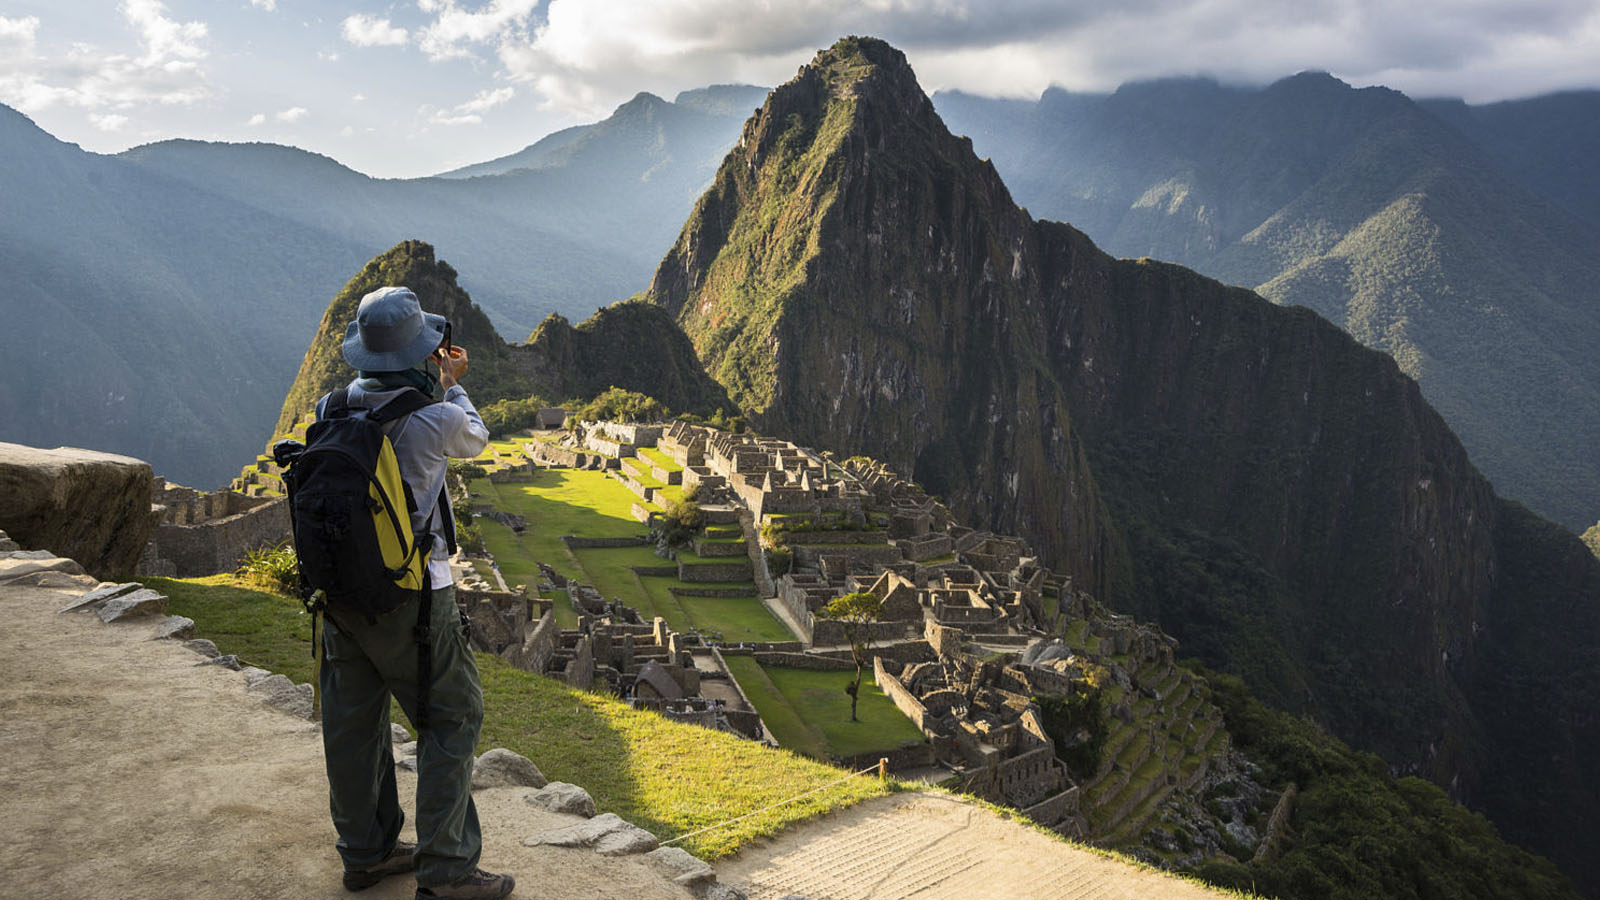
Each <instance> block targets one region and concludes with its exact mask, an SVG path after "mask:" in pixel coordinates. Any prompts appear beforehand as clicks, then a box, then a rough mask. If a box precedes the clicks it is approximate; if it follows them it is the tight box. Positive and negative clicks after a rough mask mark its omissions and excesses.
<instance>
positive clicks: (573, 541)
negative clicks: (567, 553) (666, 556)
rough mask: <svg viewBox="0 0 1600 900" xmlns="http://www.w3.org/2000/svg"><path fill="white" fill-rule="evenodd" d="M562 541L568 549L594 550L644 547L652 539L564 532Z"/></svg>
mask: <svg viewBox="0 0 1600 900" xmlns="http://www.w3.org/2000/svg"><path fill="white" fill-rule="evenodd" d="M561 543H563V544H566V545H567V549H568V550H594V549H601V548H609V547H643V546H646V545H648V544H649V543H650V540H649V539H648V538H644V537H608V538H589V537H577V536H576V535H571V534H564V535H562V536H561Z"/></svg>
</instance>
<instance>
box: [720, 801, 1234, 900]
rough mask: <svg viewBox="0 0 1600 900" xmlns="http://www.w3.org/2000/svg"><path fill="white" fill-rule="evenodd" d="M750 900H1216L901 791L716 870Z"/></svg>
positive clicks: (972, 811) (991, 816) (995, 818)
mask: <svg viewBox="0 0 1600 900" xmlns="http://www.w3.org/2000/svg"><path fill="white" fill-rule="evenodd" d="M717 874H718V875H719V876H720V877H721V878H722V880H723V881H726V882H729V883H732V884H739V885H741V886H742V887H744V888H745V889H746V890H747V891H749V893H750V897H751V900H774V898H778V897H783V896H786V895H788V894H791V893H796V894H804V895H805V896H806V897H808V898H810V900H899V898H915V900H979V898H1005V900H1091V898H1092V900H1140V898H1151V897H1160V898H1174V900H1190V898H1192V900H1217V898H1218V897H1220V896H1222V895H1220V894H1218V893H1215V892H1213V891H1209V890H1206V889H1204V888H1202V887H1200V886H1198V885H1195V884H1193V883H1190V882H1187V881H1182V880H1180V879H1177V878H1172V877H1170V876H1167V875H1163V874H1161V873H1159V872H1155V871H1151V870H1147V869H1138V868H1135V867H1133V866H1130V865H1126V864H1123V863H1118V862H1113V861H1111V860H1108V859H1106V858H1105V857H1102V856H1100V855H1098V854H1095V853H1090V852H1088V851H1084V850H1078V849H1076V848H1073V847H1069V846H1066V845H1064V844H1062V843H1061V842H1060V841H1057V840H1055V839H1054V838H1051V837H1049V836H1047V835H1044V834H1040V833H1039V832H1037V831H1034V830H1032V829H1029V828H1024V827H1022V826H1020V825H1018V824H1017V823H1015V822H1011V821H1007V820H1006V819H1004V818H1002V817H1001V816H999V815H997V814H995V813H993V812H990V811H989V810H986V809H984V808H982V807H978V806H973V805H971V804H968V803H964V802H961V801H959V800H957V799H955V798H952V797H947V796H944V795H941V794H932V793H921V792H915V793H911V792H907V793H901V794H894V795H891V796H888V797H883V798H880V799H877V800H868V801H865V802H863V803H858V804H856V805H855V806H852V807H850V808H848V809H845V810H842V811H840V812H836V813H833V814H831V815H828V816H824V817H823V818H820V819H817V820H814V821H811V822H807V823H805V824H802V825H799V826H797V827H795V828H791V829H789V830H788V831H785V832H784V833H783V834H782V835H780V836H779V837H778V839H777V840H776V841H774V842H771V843H770V844H767V845H764V846H754V847H750V848H747V849H746V850H744V851H743V852H742V853H740V854H739V855H738V856H736V857H734V858H732V859H730V860H724V861H722V862H720V863H718V865H717Z"/></svg>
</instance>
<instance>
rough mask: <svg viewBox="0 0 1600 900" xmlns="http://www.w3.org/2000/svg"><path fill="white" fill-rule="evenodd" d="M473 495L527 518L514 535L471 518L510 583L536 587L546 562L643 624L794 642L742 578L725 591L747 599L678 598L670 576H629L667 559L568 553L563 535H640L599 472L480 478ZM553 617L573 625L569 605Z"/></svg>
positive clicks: (629, 498)
mask: <svg viewBox="0 0 1600 900" xmlns="http://www.w3.org/2000/svg"><path fill="white" fill-rule="evenodd" d="M675 489H676V488H675ZM471 490H472V492H473V494H475V495H477V496H476V497H475V500H476V501H477V502H481V503H487V504H490V505H492V506H494V507H495V508H497V509H500V510H502V511H505V512H510V513H514V514H516V515H520V516H522V517H523V518H524V519H526V520H527V523H528V526H527V529H526V530H525V531H524V532H523V533H522V534H521V535H520V536H519V535H516V534H513V533H512V532H511V530H510V529H509V528H506V527H505V526H503V525H501V524H499V523H498V522H495V521H494V520H492V519H488V518H479V519H478V520H477V521H478V523H479V525H480V526H481V527H482V529H483V535H484V542H485V543H486V544H488V546H489V552H490V553H491V554H493V555H494V558H495V561H496V562H498V563H499V564H500V572H501V574H502V575H503V576H504V577H505V579H506V583H507V584H508V585H516V584H526V585H529V586H530V587H531V586H535V585H537V584H538V579H539V572H538V566H537V563H540V562H544V563H548V564H549V565H551V566H553V567H554V568H555V569H556V570H557V571H558V572H560V573H561V574H563V575H565V576H567V577H568V578H576V579H578V580H580V581H584V582H586V583H588V584H590V585H593V586H594V588H595V590H598V591H599V592H600V594H601V595H602V596H604V597H605V598H606V599H608V600H609V599H611V598H613V597H619V598H621V599H622V602H624V603H626V604H628V605H629V606H633V607H636V608H637V609H638V610H639V613H640V615H642V616H643V617H644V618H645V619H646V620H649V619H651V618H653V617H655V616H660V617H662V618H663V619H666V620H667V624H668V625H670V626H671V627H672V628H673V629H674V630H677V631H689V630H691V629H698V630H702V631H715V632H720V633H722V635H723V638H724V639H725V640H729V641H789V640H794V635H793V634H791V633H790V632H789V630H788V628H786V627H785V626H784V625H783V623H782V622H780V621H779V620H778V619H776V618H775V617H774V616H773V615H772V613H770V612H769V611H768V610H767V608H766V607H765V606H764V605H762V603H761V601H760V600H759V599H757V598H756V588H755V585H754V584H753V583H751V582H750V581H748V580H744V581H740V582H736V583H734V584H732V585H729V586H730V587H736V588H747V589H748V590H749V595H748V596H746V597H740V598H733V599H729V598H720V597H718V598H709V597H704V598H703V597H694V598H678V597H675V596H674V595H673V594H672V592H671V591H670V590H668V588H670V587H676V586H689V585H685V584H684V583H683V582H681V581H679V580H678V579H677V577H676V576H671V577H668V576H657V575H650V576H638V575H636V574H634V572H633V568H635V567H641V568H655V567H662V568H665V567H673V566H675V565H676V562H674V561H673V560H668V559H662V558H661V557H659V556H656V555H655V548H654V547H651V546H647V545H646V546H634V547H597V548H585V549H580V550H568V549H567V546H566V544H565V543H564V542H563V541H562V540H561V538H562V536H563V535H578V536H582V537H623V536H633V535H643V534H644V533H645V528H644V526H643V525H641V524H640V523H639V522H638V521H636V520H635V519H634V518H633V516H632V514H631V513H630V512H629V507H631V505H632V504H633V503H634V502H635V501H636V500H637V499H638V498H637V497H636V496H635V495H634V494H633V493H632V492H631V491H629V490H628V489H627V488H625V487H623V486H622V485H621V484H620V483H618V482H617V481H616V480H614V479H611V478H607V477H605V475H603V474H602V473H600V472H590V471H583V470H575V469H538V470H535V474H534V480H533V481H532V482H529V483H513V482H508V483H504V484H493V483H491V482H489V481H488V480H486V479H479V480H475V481H473V482H472V485H471ZM735 534H737V531H735ZM678 555H679V559H680V560H682V561H683V562H684V563H686V564H688V565H697V564H702V563H711V564H717V563H726V562H739V561H741V560H742V557H735V558H731V559H715V558H707V559H702V558H700V557H698V556H696V555H694V553H693V552H692V551H691V550H689V549H688V548H681V549H680V550H679V553H678ZM693 586H697V587H720V586H722V585H720V584H717V585H693ZM556 616H557V621H559V622H560V623H561V624H562V627H565V628H572V627H576V624H577V615H576V613H574V612H573V611H572V609H571V607H570V605H568V604H557V612H556Z"/></svg>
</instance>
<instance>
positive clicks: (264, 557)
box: [235, 538, 300, 597]
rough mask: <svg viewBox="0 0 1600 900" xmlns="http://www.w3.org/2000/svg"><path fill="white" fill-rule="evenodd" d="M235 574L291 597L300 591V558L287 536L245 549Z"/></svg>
mask: <svg viewBox="0 0 1600 900" xmlns="http://www.w3.org/2000/svg"><path fill="white" fill-rule="evenodd" d="M235 574H237V575H238V576H239V577H241V578H244V579H246V580H248V581H250V582H252V583H253V584H256V585H258V586H260V587H263V588H266V589H267V590H269V591H275V592H277V593H280V594H287V595H289V596H291V597H293V596H298V595H299V593H300V559H299V558H298V557H296V556H295V555H294V547H293V546H292V545H291V544H290V542H289V540H288V539H287V538H285V539H284V540H282V541H279V542H278V543H276V544H272V545H270V546H263V547H256V548H253V549H251V550H249V551H246V553H245V558H244V564H243V565H241V566H240V567H239V569H238V571H237V572H236V573H235Z"/></svg>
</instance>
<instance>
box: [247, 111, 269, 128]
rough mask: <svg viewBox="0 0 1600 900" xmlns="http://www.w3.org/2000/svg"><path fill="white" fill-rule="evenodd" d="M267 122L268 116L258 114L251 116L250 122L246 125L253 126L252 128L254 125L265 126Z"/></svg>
mask: <svg viewBox="0 0 1600 900" xmlns="http://www.w3.org/2000/svg"><path fill="white" fill-rule="evenodd" d="M266 122H267V117H266V115H265V114H264V113H256V114H255V115H253V116H251V117H250V121H248V122H246V123H245V124H246V125H252V126H254V125H265V124H266Z"/></svg>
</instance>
